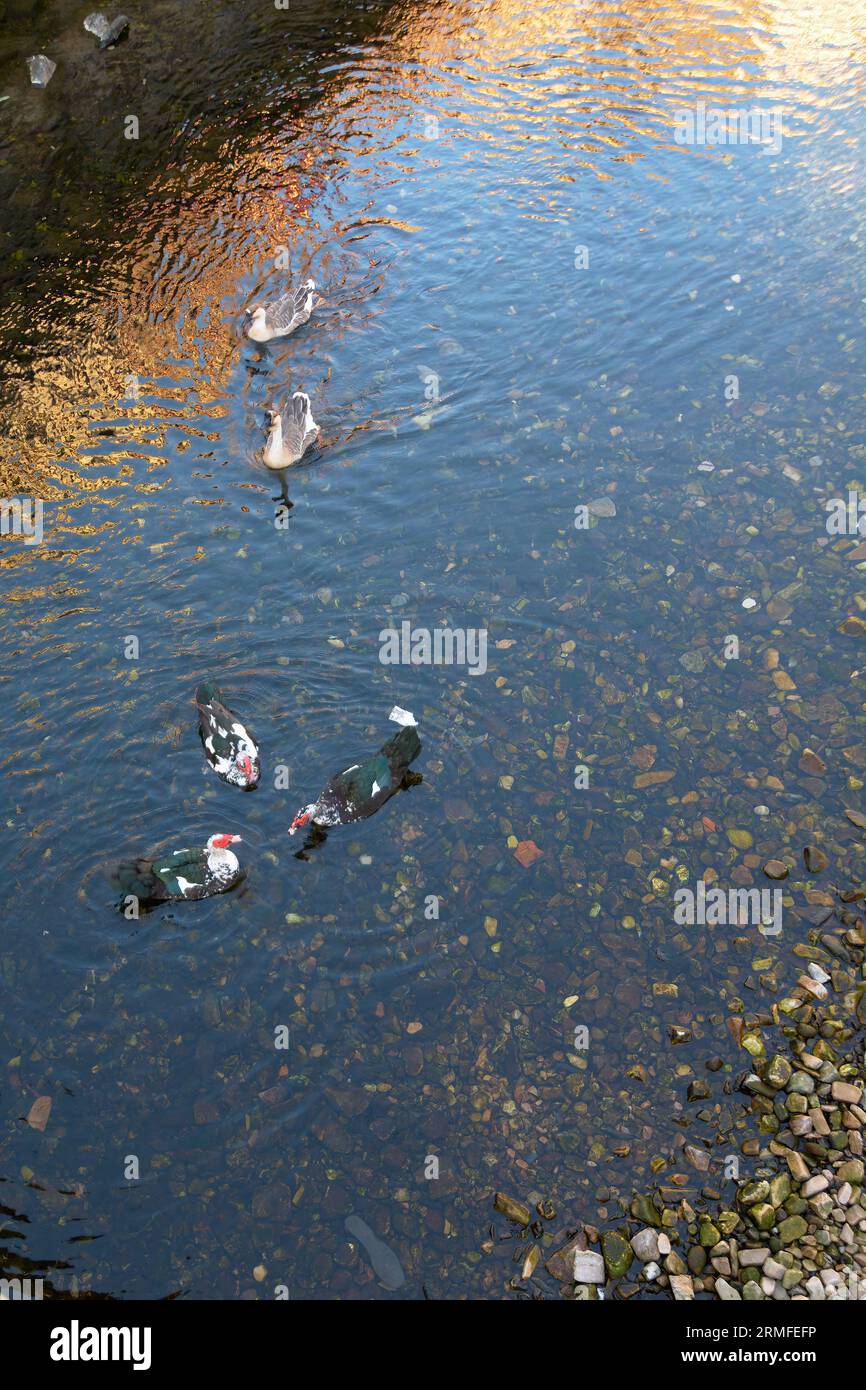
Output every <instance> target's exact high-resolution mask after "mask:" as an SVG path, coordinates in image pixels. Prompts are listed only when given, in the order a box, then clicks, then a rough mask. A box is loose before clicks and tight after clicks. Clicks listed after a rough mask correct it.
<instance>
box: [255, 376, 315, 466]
mask: <svg viewBox="0 0 866 1390" xmlns="http://www.w3.org/2000/svg"><path fill="white" fill-rule="evenodd" d="M265 414H266V418H267V425H268V437H267V440H266V441H265V447H264V450H263V451H262V458H263V460H264V462H265V465H266V467H268V468H272V469H273V470H274V471H275V472H279V471H280V470H281V469H284V468H291V466H292V464H294V463H299V462H300V460H301V459H302V458H303V457H304V454H305V453H306V452H307V450H308V449H309V447H310V445H311V444H315V442H316V440H317V439H318V437H319V426H318V425H317V424H316V422H315V420H314V419H313V412H312V410H311V409H310V398H309V396H308V395H307V394H306V392H305V391H296V392H295V394H294V395H293V396H292V400H291V404H290V406H289V408H288V410H287V411H286V412H285V414H283V413H282V412H280V411H279V410H268V411H266V412H265Z"/></svg>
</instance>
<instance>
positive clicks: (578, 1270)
mask: <svg viewBox="0 0 866 1390" xmlns="http://www.w3.org/2000/svg"><path fill="white" fill-rule="evenodd" d="M573 1273H574V1282H575V1283H576V1284H603V1283H604V1282H605V1277H606V1276H605V1271H604V1260H603V1259H602V1257H601V1255H599V1254H598V1252H597V1251H595V1250H575V1252H574V1270H573Z"/></svg>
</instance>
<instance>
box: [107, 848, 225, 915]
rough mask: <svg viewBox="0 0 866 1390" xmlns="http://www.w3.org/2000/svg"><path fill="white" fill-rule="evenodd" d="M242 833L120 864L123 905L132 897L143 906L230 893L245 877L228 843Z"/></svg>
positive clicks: (117, 874) (118, 871)
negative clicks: (194, 847) (151, 857)
mask: <svg viewBox="0 0 866 1390" xmlns="http://www.w3.org/2000/svg"><path fill="white" fill-rule="evenodd" d="M240 838H241V837H240V835H211V837H210V839H209V840H208V842H207V844H206V845H205V847H204V849H176V850H174V851H173V852H172V853H170V854H164V855H161V856H160V857H159V858H158V859H135V860H133V861H132V862H131V863H128V864H120V865H119V866H118V869H117V872H116V877H117V882H118V884H119V886H120V890H121V894H122V897H121V903H120V906H121V908H123V907H125V906H126V904H127V902H128V900H129V899H130V898H135V899H136V900H137V902H138V904H139V905H140V906H141V907H145V908H148V907H153V906H154V905H155V904H156V903H164V902H173V901H175V900H177V901H181V900H183V899H191V900H193V899H198V898H211V897H213V896H214V894H216V893H227V892H228V890H229V889H230V888H234V886H235V884H237V883H240V881H241V879H242V878H244V877H245V874H244V870H243V869H242V868H241V866H240V864H239V863H238V860H237V856H236V855H234V854H233V853H232V851H231V850H230V849H229V845H234V844H237V843H238V842H239V841H240Z"/></svg>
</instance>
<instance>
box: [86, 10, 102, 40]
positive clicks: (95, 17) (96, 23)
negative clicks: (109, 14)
mask: <svg viewBox="0 0 866 1390" xmlns="http://www.w3.org/2000/svg"><path fill="white" fill-rule="evenodd" d="M84 27H85V29H86V30H87V32H88V34H94V35H95V36H96V38H98V39H104V38H105V35H106V34H107V33H108V20H107V18H106V16H105V15H104V14H103V13H102V11H101V10H94V11H93V13H92V14H89V15H88V16H87V18H86V19H85V21H84Z"/></svg>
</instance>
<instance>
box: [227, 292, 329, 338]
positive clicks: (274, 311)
mask: <svg viewBox="0 0 866 1390" xmlns="http://www.w3.org/2000/svg"><path fill="white" fill-rule="evenodd" d="M315 289H316V282H315V280H304V281H303V282H302V284H300V285H294V286H293V287H292V288H291V289H290V290H289V291H288V293H287V294H283V295H281V296H280V298H279V299H275V300H273V302H272V303H270V304H252V305H251V306H250V307H249V309H245V310H244V313H245V315H246V320H247V323H246V328H245V330H244V331H245V333H246V335H247V337H248V338H250V339H251V340H252V341H253V342H254V343H269V342H270V341H271V339H272V338H287V337H288V336H289V334H290V333H294V331H295V329H296V328H300V327H301V325H302V324H304V323H306V322H307V320H308V318H309V317H310V315H311V313H312V312H313V309H314V308H315V305H316V294H315Z"/></svg>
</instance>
